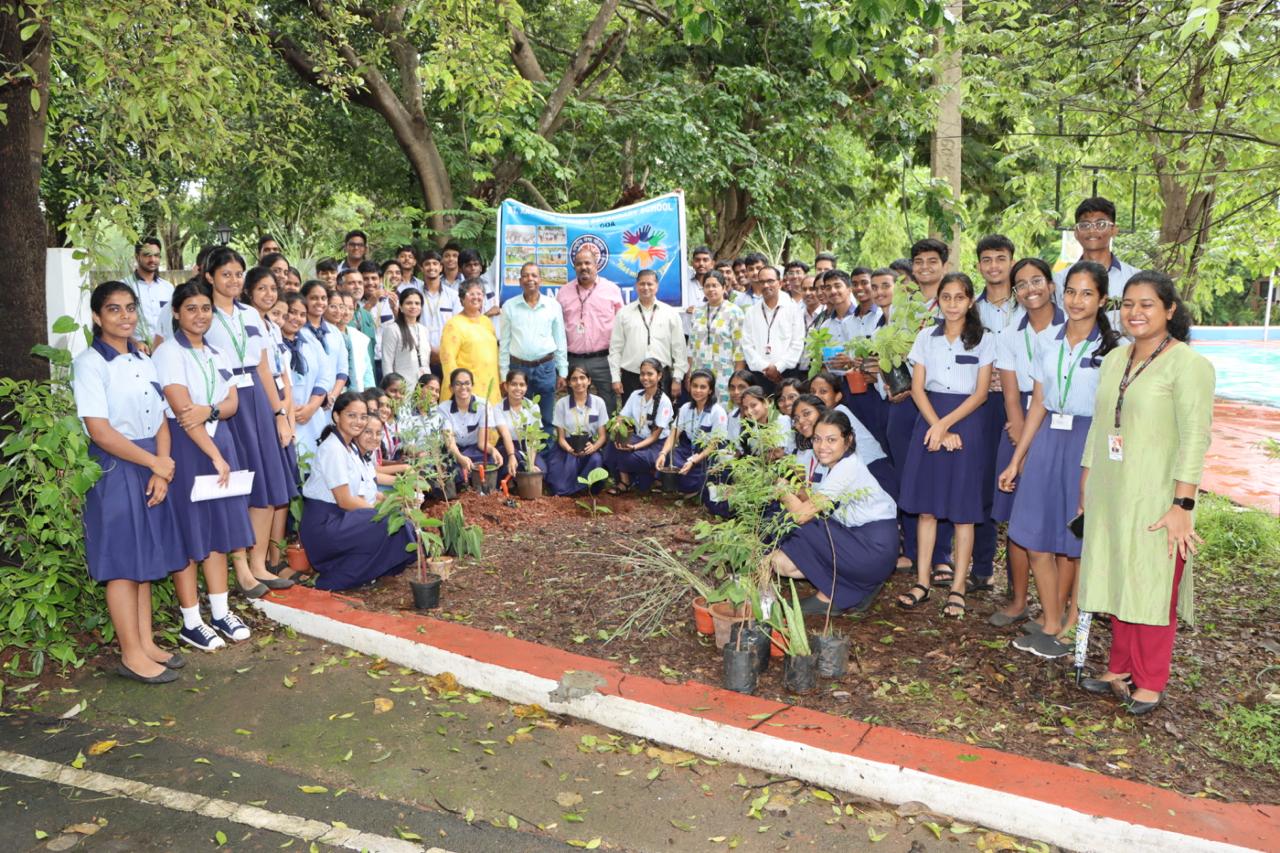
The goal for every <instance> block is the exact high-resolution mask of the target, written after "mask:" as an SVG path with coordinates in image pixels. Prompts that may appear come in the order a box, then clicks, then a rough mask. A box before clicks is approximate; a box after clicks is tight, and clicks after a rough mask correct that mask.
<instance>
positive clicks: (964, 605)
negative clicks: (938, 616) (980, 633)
mask: <svg viewBox="0 0 1280 853" xmlns="http://www.w3.org/2000/svg"><path fill="white" fill-rule="evenodd" d="M953 598H958V599H960V603H959V604H956V603H955V602H954V601H952V600H951V599H953ZM956 607H958V608H960V612H959V613H948V612H947V611H948V610H951V609H952V608H956ZM967 612H969V605H968V603H967V602H966V601H965V600H964V593H963V592H949V593H947V603H946V604H945V605H944V606H943V608H942V615H943V616H944V617H945V618H947V619H963V618H964V614H965V613H967Z"/></svg>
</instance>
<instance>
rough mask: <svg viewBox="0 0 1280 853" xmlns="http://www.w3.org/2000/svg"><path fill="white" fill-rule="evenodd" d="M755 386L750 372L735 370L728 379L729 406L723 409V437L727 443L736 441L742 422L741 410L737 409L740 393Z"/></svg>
mask: <svg viewBox="0 0 1280 853" xmlns="http://www.w3.org/2000/svg"><path fill="white" fill-rule="evenodd" d="M753 384H755V374H753V373H752V372H751V371H750V370H745V369H744V370H735V371H734V372H733V375H732V376H730V377H729V405H728V406H727V407H726V408H725V418H726V420H725V437H726V438H728V439H729V441H737V440H738V430H739V428H740V426H741V421H742V410H741V409H740V408H739V406H740V405H741V400H742V392H743V391H745V390H747V389H748V388H750V387H751V386H752V385H753Z"/></svg>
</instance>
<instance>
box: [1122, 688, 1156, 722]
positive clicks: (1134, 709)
mask: <svg viewBox="0 0 1280 853" xmlns="http://www.w3.org/2000/svg"><path fill="white" fill-rule="evenodd" d="M1163 701H1164V694H1163V693H1161V694H1160V695H1159V696H1157V697H1156V699H1155V701H1154V702H1140V701H1138V700H1137V699H1130V700H1129V701H1128V702H1126V703H1125V708H1127V709H1128V710H1129V713H1130V714H1133V715H1134V716H1135V717H1141V716H1144V715H1146V714H1150V713H1151V712H1152V711H1154V710H1155V709H1156V708H1159V707H1160V703H1161V702H1163Z"/></svg>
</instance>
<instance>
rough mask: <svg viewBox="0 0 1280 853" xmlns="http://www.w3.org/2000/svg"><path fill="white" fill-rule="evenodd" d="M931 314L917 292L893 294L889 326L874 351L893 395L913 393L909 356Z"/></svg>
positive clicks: (873, 339)
mask: <svg viewBox="0 0 1280 853" xmlns="http://www.w3.org/2000/svg"><path fill="white" fill-rule="evenodd" d="M929 316H930V311H929V308H928V306H927V305H925V304H924V300H923V299H922V298H921V297H920V294H919V292H918V291H917V290H915V288H907V287H900V288H898V289H897V290H896V291H895V292H894V294H893V306H892V308H890V310H889V318H890V319H889V322H888V323H887V324H885V325H884V326H881V327H880V328H879V329H877V330H876V332H875V334H874V335H872V336H871V344H870V346H871V349H872V351H873V352H875V354H876V355H878V356H879V359H880V361H879V366H880V375H881V376H882V377H884V383H885V387H887V388H888V389H889V394H890V395H897V394H901V393H903V392H905V391H910V390H911V369H910V368H909V367H907V364H906V361H907V355H908V354H909V353H910V352H911V347H912V345H913V344H915V340H916V335H917V334H918V333H919V332H920V328H921V325H922V324H923V323H924V322H925V321H926V320H927V319H928V318H929Z"/></svg>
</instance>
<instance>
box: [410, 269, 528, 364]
mask: <svg viewBox="0 0 1280 853" xmlns="http://www.w3.org/2000/svg"><path fill="white" fill-rule="evenodd" d="M402 293H403V291H402ZM403 298H404V297H403V295H402V296H401V299H403ZM461 313H462V303H461V302H460V301H459V300H458V291H456V290H450V289H449V288H447V287H441V288H440V292H439V293H426V292H425V291H424V292H423V294H422V315H421V316H420V317H418V323H419V324H421V325H423V326H426V327H427V331H428V332H429V340H430V341H431V348H432V349H434V350H438V349H440V335H441V334H442V333H443V332H444V324H445V323H448V322H449V321H450V320H452V319H453V318H454V317H457V316H458V315H459V314H461ZM504 375H505V374H504Z"/></svg>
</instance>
